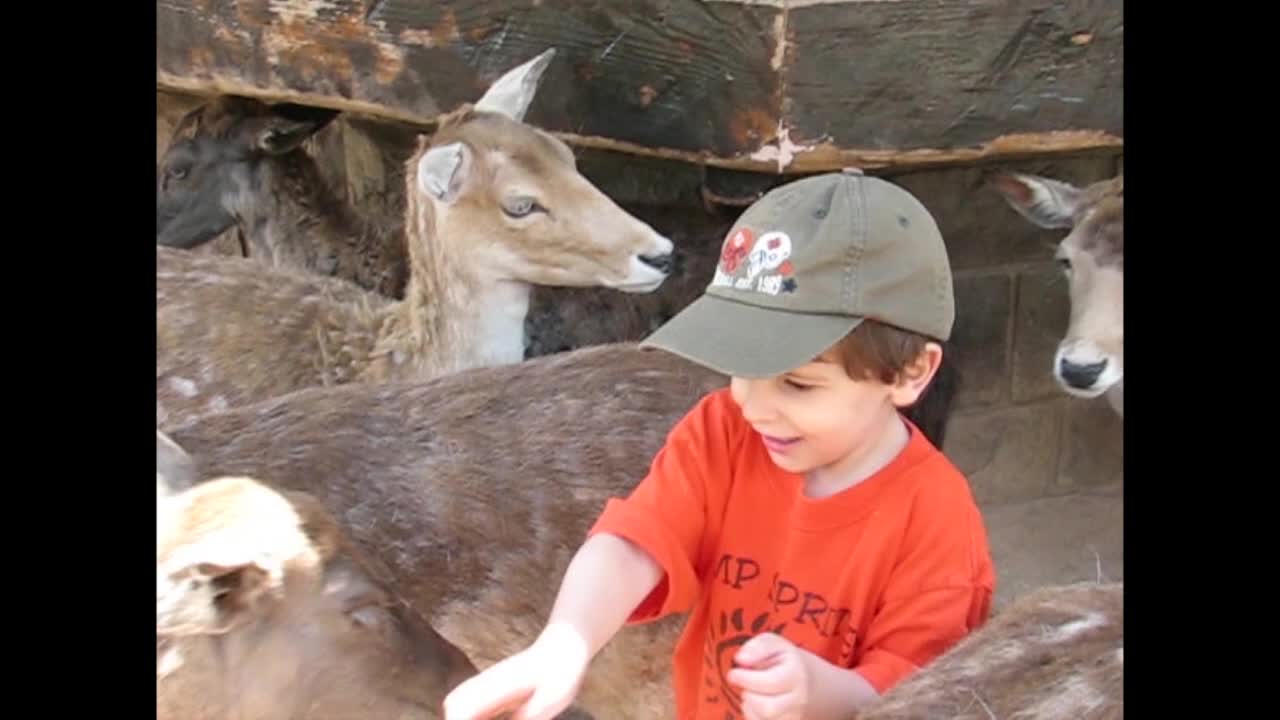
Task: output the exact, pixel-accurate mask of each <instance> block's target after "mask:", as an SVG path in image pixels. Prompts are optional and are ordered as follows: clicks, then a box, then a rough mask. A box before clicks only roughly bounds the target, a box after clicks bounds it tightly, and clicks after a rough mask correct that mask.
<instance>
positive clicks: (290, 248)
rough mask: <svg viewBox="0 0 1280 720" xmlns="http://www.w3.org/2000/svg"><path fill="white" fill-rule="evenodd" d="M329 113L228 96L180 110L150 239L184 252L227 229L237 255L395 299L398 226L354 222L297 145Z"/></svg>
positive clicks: (401, 266) (399, 281)
mask: <svg viewBox="0 0 1280 720" xmlns="http://www.w3.org/2000/svg"><path fill="white" fill-rule="evenodd" d="M336 116H337V113H336V112H335V111H332V110H325V109H320V108H309V107H305V106H300V105H294V104H289V103H284V104H279V105H275V106H270V105H267V104H266V103H264V102H261V101H259V100H254V99H250V98H239V97H230V96H224V97H218V98H215V99H213V100H212V101H210V102H209V103H207V104H205V105H202V106H200V107H197V108H196V109H194V110H192V111H191V112H189V113H187V114H186V115H185V116H184V117H183V118H182V120H181V121H180V122H179V123H178V125H177V127H175V128H174V131H173V137H172V140H171V144H170V145H169V148H168V149H167V150H166V152H165V154H164V157H163V158H162V159H161V162H160V168H159V171H158V174H157V177H156V243H157V244H159V245H163V246H165V247H172V248H182V249H192V248H196V247H200V246H202V245H204V244H205V243H209V242H211V241H212V240H214V239H215V238H218V237H219V236H221V235H224V234H225V233H227V232H235V233H238V235H239V237H240V238H241V241H242V243H243V245H244V248H243V249H244V253H245V255H246V256H247V257H249V258H251V259H254V260H257V261H260V262H261V263H263V264H266V265H268V266H270V267H281V268H292V269H298V270H304V271H307V272H311V273H316V274H318V275H323V276H329V277H337V278H342V279H344V280H347V281H350V282H352V283H355V284H356V285H357V286H359V287H362V288H364V289H366V290H369V291H371V292H376V293H379V294H381V295H384V296H387V297H389V298H392V299H397V300H398V299H402V298H403V297H404V290H405V284H406V282H407V281H408V277H409V263H408V251H407V249H406V248H405V244H404V243H405V239H404V232H403V229H402V228H401V227H399V226H398V225H396V224H395V222H375V221H373V220H372V219H370V218H364V217H361V215H360V213H358V212H357V211H356V210H355V208H353V207H352V206H351V205H350V204H349V203H348V202H347V201H346V199H345V197H343V195H344V194H343V193H342V192H340V191H336V190H335V189H333V188H332V187H330V186H329V184H328V183H327V182H326V181H325V179H324V177H323V175H322V174H321V171H320V168H319V165H318V164H317V163H316V161H315V159H314V158H313V157H312V156H311V155H310V154H308V153H307V151H306V149H304V147H303V143H304V142H305V141H306V140H307V139H308V138H310V137H312V136H313V135H314V134H315V133H316V132H318V131H319V130H321V129H322V128H324V127H326V126H327V125H328V124H329V123H330V122H331V121H332V120H333V119H334V118H335V117H336ZM383 225H386V227H382V226H383Z"/></svg>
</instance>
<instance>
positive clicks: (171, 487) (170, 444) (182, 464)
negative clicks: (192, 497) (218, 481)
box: [156, 430, 196, 492]
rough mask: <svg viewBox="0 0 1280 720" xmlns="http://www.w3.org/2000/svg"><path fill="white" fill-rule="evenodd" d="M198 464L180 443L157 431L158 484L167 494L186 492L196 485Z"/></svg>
mask: <svg viewBox="0 0 1280 720" xmlns="http://www.w3.org/2000/svg"><path fill="white" fill-rule="evenodd" d="M195 481H196V463H195V461H194V460H192V459H191V456H190V455H188V454H187V451H186V450H183V449H182V447H181V446H179V445H178V443H176V442H174V441H173V439H172V438H170V437H169V436H168V435H165V434H164V433H163V432H161V431H159V430H156V484H157V486H163V487H164V489H165V490H166V491H167V492H177V491H181V490H185V489H187V488H189V487H191V486H192V485H194V484H195Z"/></svg>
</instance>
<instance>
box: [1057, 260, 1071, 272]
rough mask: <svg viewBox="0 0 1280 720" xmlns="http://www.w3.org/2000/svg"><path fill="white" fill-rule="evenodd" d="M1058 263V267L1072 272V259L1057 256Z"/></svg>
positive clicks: (1063, 270)
mask: <svg viewBox="0 0 1280 720" xmlns="http://www.w3.org/2000/svg"><path fill="white" fill-rule="evenodd" d="M1055 259H1056V260H1057V263H1058V269H1059V270H1061V271H1062V272H1071V260H1070V259H1068V258H1065V257H1059V258H1055Z"/></svg>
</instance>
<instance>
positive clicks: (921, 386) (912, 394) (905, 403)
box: [890, 342, 942, 407]
mask: <svg viewBox="0 0 1280 720" xmlns="http://www.w3.org/2000/svg"><path fill="white" fill-rule="evenodd" d="M941 365H942V346H941V345H939V344H938V343H936V342H931V343H926V344H925V346H924V350H922V351H920V354H919V355H917V356H916V358H915V359H914V360H912V361H911V362H909V363H907V366H906V367H905V368H903V369H902V372H900V373H898V379H897V381H896V382H895V383H894V385H893V389H892V390H891V392H890V397H891V398H892V400H893V404H894V405H896V406H898V407H909V406H911V405H914V404H915V402H916V400H919V399H920V396H921V395H922V394H923V393H924V391H925V389H926V388H928V387H929V383H930V382H932V381H933V376H934V375H936V374H937V373H938V368H939V367H940V366H941Z"/></svg>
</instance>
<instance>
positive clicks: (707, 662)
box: [703, 553, 857, 720]
mask: <svg viewBox="0 0 1280 720" xmlns="http://www.w3.org/2000/svg"><path fill="white" fill-rule="evenodd" d="M763 575H764V574H763V573H762V571H761V567H760V563H758V562H756V561H755V560H753V559H751V558H748V557H738V556H734V555H731V554H728V553H725V554H722V555H721V556H720V560H719V561H718V562H717V563H716V567H715V571H714V574H713V576H712V578H711V584H710V587H709V588H708V591H710V592H711V593H712V599H711V603H712V607H711V613H710V615H709V617H708V619H707V631H706V634H705V638H706V639H705V640H704V641H703V661H704V667H705V674H704V675H703V685H704V688H703V689H704V691H705V694H704V696H703V700H704V702H706V703H708V704H710V705H713V706H715V705H720V704H721V703H723V704H724V706H725V709H724V715H723V716H721V717H718V718H717V720H743V714H742V695H741V693H740V692H739V691H738V690H737V689H736V688H735V687H734V686H733V685H731V684H730V683H729V682H728V680H727V676H728V674H729V671H730V670H732V669H733V668H734V662H733V658H734V655H736V654H737V652H738V650H739V649H740V648H741V647H742V646H743V645H745V644H747V642H748V641H749V640H751V638H753V637H755V636H756V635H759V634H760V633H763V632H771V633H774V634H775V635H779V636H781V637H783V638H786V639H787V640H789V641H790V642H792V643H793V644H795V645H796V646H797V647H800V648H802V649H806V650H810V651H811V652H812V651H813V648H814V644H813V643H811V642H809V641H810V640H814V641H816V642H817V643H818V646H819V647H821V646H822V645H825V644H826V643H827V641H829V639H830V638H834V637H840V638H841V643H840V650H839V656H838V657H836V658H828V660H830V661H832V662H833V663H835V664H837V665H839V666H841V667H849V666H850V660H851V659H852V657H853V648H854V645H855V643H856V640H857V632H856V629H855V628H854V627H853V625H852V624H851V623H850V622H849V618H850V611H849V609H847V608H834V607H832V606H831V605H830V603H828V602H827V600H826V598H825V597H824V596H823V595H822V594H821V593H816V592H812V591H808V590H806V589H803V588H801V587H799V586H797V585H796V584H795V583H792V582H789V581H788V580H787V579H786V578H785V577H784V576H783V575H782V574H781V573H777V572H774V573H771V574H770V575H769V576H763ZM761 600H763V601H764V602H763V603H762V602H760V601H761ZM753 601H754V602H753ZM726 603H727V604H726ZM717 712H719V711H718V710H717Z"/></svg>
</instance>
